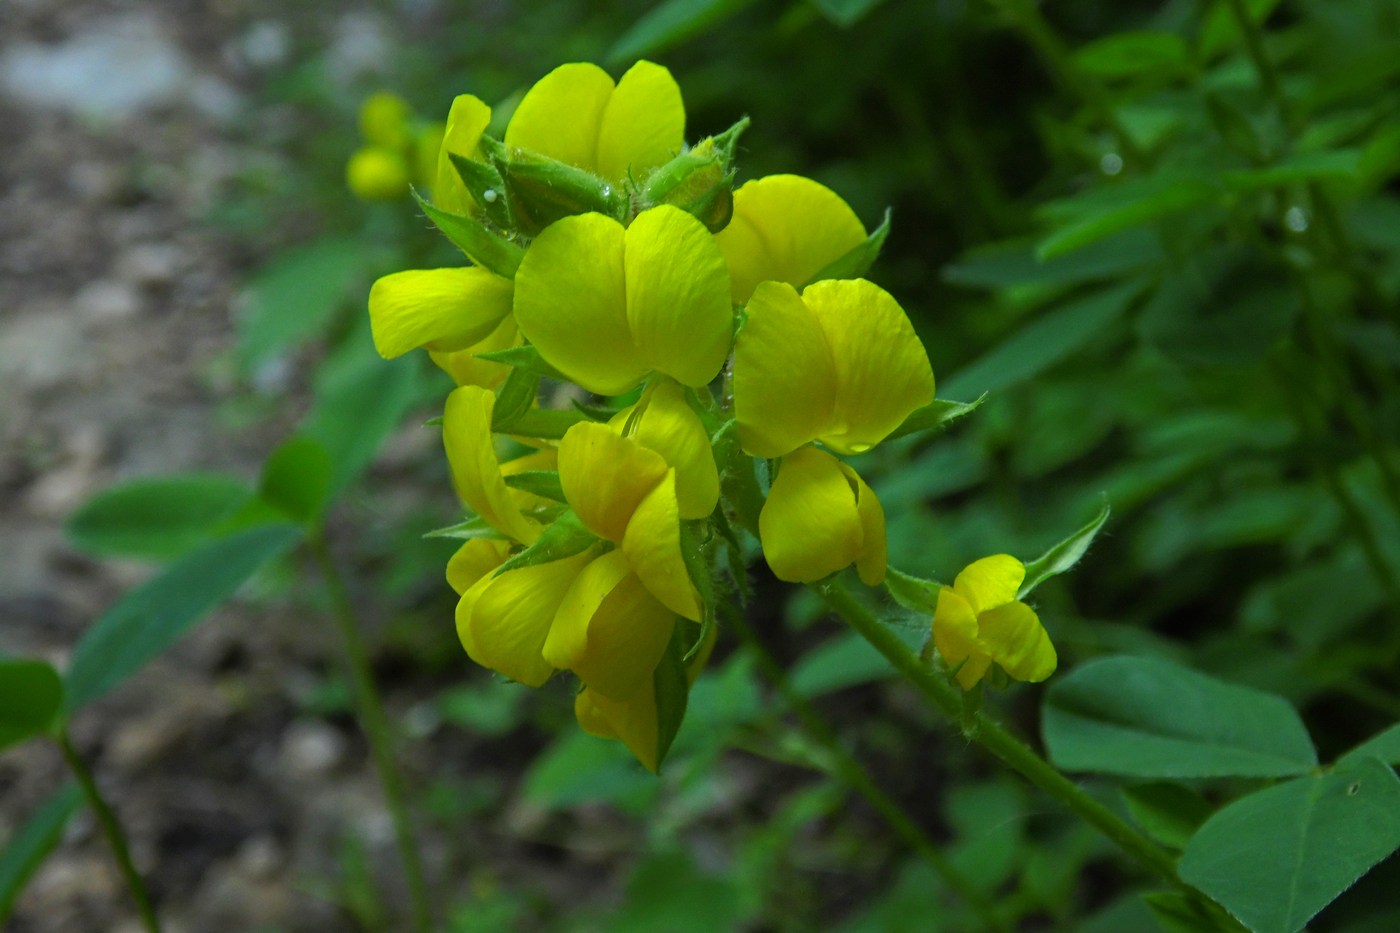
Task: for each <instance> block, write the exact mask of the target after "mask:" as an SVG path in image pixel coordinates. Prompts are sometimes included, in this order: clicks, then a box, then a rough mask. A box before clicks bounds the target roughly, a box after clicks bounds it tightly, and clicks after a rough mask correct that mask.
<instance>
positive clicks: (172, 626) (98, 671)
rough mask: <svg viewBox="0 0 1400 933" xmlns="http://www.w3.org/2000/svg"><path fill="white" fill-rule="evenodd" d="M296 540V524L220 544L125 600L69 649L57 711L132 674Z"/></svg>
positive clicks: (298, 530) (248, 533)
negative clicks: (62, 693) (60, 702)
mask: <svg viewBox="0 0 1400 933" xmlns="http://www.w3.org/2000/svg"><path fill="white" fill-rule="evenodd" d="M301 535H302V529H301V528H300V527H299V526H297V525H291V524H277V525H264V526H262V527H259V528H253V529H250V530H248V531H244V532H240V533H239V534H235V535H230V536H229V537H227V538H220V539H219V540H217V541H211V542H209V543H208V544H205V545H204V546H202V547H200V548H198V549H197V550H194V551H191V552H190V553H188V554H186V555H185V556H184V557H182V558H180V559H179V560H177V561H176V562H175V563H173V564H171V565H170V566H168V567H166V568H165V569H164V570H162V571H161V572H160V573H159V574H157V575H156V576H155V577H153V578H152V579H150V580H148V581H146V582H145V583H143V584H142V585H141V586H138V587H137V588H136V589H134V590H132V591H131V592H130V593H127V594H126V595H125V596H124V597H122V599H121V600H120V601H118V602H117V604H116V605H115V606H113V607H112V608H111V609H109V610H107V612H106V613H105V614H104V615H103V616H102V617H101V618H100V619H98V620H97V622H95V623H94V624H93V626H92V628H90V629H88V631H87V632H86V633H85V634H84V635H83V637H82V640H81V641H79V642H78V646H77V647H76V648H75V649H74V650H73V660H72V663H71V664H70V665H69V666H68V673H67V676H66V677H65V679H64V694H65V695H64V711H65V712H66V713H69V714H71V713H73V712H74V711H76V710H78V709H80V708H82V707H83V706H84V705H86V704H87V703H89V702H90V701H92V700H95V699H97V698H98V697H99V696H101V695H102V694H104V693H106V692H107V691H108V690H110V689H112V688H113V687H115V686H116V685H117V684H119V683H121V682H122V681H123V680H125V679H126V678H127V677H128V676H130V675H131V674H134V673H135V672H136V671H138V670H140V669H141V668H142V667H144V666H145V665H146V662H148V661H150V660H151V659H152V658H154V657H155V656H156V655H158V654H160V653H161V652H162V651H164V650H165V649H166V648H168V647H169V646H170V645H172V644H174V642H175V641H176V639H178V638H179V637H180V636H181V635H182V634H184V632H185V630H186V629H188V628H189V627H190V626H191V625H193V624H194V623H195V622H197V621H198V620H199V619H200V618H201V617H202V616H203V615H204V614H205V613H207V612H208V611H209V610H210V609H213V608H214V607H215V606H216V605H218V604H219V603H220V602H222V601H224V600H225V599H227V598H228V597H229V596H231V595H233V592H234V590H236V589H238V587H239V586H240V585H241V584H242V583H243V582H244V581H245V580H247V579H248V578H249V577H251V576H252V575H253V573H254V572H255V571H256V570H257V569H258V568H259V567H261V566H262V565H263V564H265V563H267V562H268V561H270V560H272V559H273V558H274V557H278V556H280V555H282V554H285V553H286V552H287V551H289V550H290V549H291V548H292V546H293V545H295V544H296V543H297V542H298V541H300V540H301Z"/></svg>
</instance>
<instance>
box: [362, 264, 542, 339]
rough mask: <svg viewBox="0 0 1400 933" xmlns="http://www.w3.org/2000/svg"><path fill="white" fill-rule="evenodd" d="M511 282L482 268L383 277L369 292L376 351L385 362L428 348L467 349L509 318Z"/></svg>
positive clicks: (412, 270)
mask: <svg viewBox="0 0 1400 933" xmlns="http://www.w3.org/2000/svg"><path fill="white" fill-rule="evenodd" d="M514 295H515V289H514V286H513V285H512V284H511V281H510V279H507V278H503V277H501V276H499V275H496V274H495V273H493V272H490V271H488V270H486V269H483V268H481V267H480V266H464V267H461V268H453V269H409V270H407V271H404V272H394V273H391V274H390V275H385V276H382V277H380V278H379V279H378V280H376V281H375V283H374V285H373V286H372V287H371V288H370V291H369V323H370V330H371V332H372V334H373V336H374V347H375V349H376V350H378V351H379V355H380V356H382V357H384V358H385V359H393V358H394V357H396V356H402V355H403V354H405V353H407V352H408V351H409V350H413V349H416V348H418V347H426V348H428V349H429V350H433V351H438V352H451V351H458V350H464V349H467V348H469V347H472V346H473V345H475V344H477V343H480V342H481V341H484V340H486V339H487V338H488V337H490V336H491V335H492V333H493V332H495V331H496V330H498V329H499V328H500V327H501V325H502V324H503V322H504V321H505V320H506V319H507V318H509V317H510V311H511V303H512V300H513V298H514Z"/></svg>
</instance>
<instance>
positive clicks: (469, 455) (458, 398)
mask: <svg viewBox="0 0 1400 933" xmlns="http://www.w3.org/2000/svg"><path fill="white" fill-rule="evenodd" d="M495 405H496V398H495V396H493V395H492V394H491V393H490V392H488V391H486V390H485V389H482V388H480V387H479V386H462V387H461V388H459V389H454V390H453V391H452V394H451V395H449V396H447V405H446V407H445V409H444V411H443V416H442V440H443V446H444V447H445V448H446V449H447V462H448V465H449V466H450V467H451V469H452V485H453V486H454V487H455V488H456V490H457V495H458V496H459V497H460V498H461V500H462V501H463V502H464V503H466V505H467V507H468V508H470V509H471V510H472V511H474V512H476V514H478V515H480V516H481V517H482V518H483V519H485V520H486V522H487V524H489V525H490V526H491V527H492V528H495V529H496V530H497V531H499V532H501V534H504V535H506V536H508V537H510V538H514V539H515V540H516V541H519V542H520V543H521V544H532V543H534V541H535V539H536V538H538V537H539V536H540V526H539V523H538V522H536V521H535V520H534V519H531V518H528V517H526V516H525V515H522V514H521V513H520V509H519V507H518V506H517V505H516V503H515V500H514V499H513V497H512V496H511V491H512V490H511V489H510V488H509V487H507V486H506V483H505V479H504V478H503V477H502V475H501V463H500V460H498V459H497V458H496V448H495V444H494V442H493V440H492V437H491V412H492V410H493V409H494V408H495Z"/></svg>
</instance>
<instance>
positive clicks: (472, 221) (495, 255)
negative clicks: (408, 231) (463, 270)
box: [413, 191, 525, 279]
mask: <svg viewBox="0 0 1400 933" xmlns="http://www.w3.org/2000/svg"><path fill="white" fill-rule="evenodd" d="M413 197H414V200H416V201H417V202H418V206H419V207H421V208H422V209H423V213H425V214H427V215H428V219H429V220H431V221H432V222H433V223H434V224H436V225H437V228H438V229H439V230H441V231H442V233H443V235H444V236H446V237H447V238H448V239H449V240H451V241H452V245H453V246H455V247H457V248H458V249H460V250H461V251H462V252H463V253H466V255H467V258H468V259H470V260H471V261H472V262H474V263H477V264H478V265H480V266H483V267H485V268H486V269H489V270H491V271H492V272H494V273H496V274H497V275H499V276H501V277H502V278H507V279H513V278H515V270H516V269H519V268H520V260H522V259H524V258H525V251H524V250H523V249H521V248H520V247H519V246H517V245H515V244H514V243H512V242H510V241H509V240H507V239H505V238H504V237H502V236H500V235H499V234H496V233H492V232H491V231H490V230H488V229H486V227H484V226H483V225H482V223H481V221H479V220H477V219H476V218H474V217H468V216H466V215H465V214H453V213H450V212H448V211H444V210H442V209H440V208H436V207H433V206H432V205H431V204H429V203H428V202H427V201H425V200H423V197H422V195H420V194H419V193H418V192H416V191H415V192H413Z"/></svg>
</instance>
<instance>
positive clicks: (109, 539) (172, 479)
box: [65, 473, 253, 560]
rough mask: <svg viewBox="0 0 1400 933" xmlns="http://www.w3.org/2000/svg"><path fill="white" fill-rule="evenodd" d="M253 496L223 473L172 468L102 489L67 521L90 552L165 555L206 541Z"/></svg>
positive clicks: (71, 533) (68, 529) (80, 545)
mask: <svg viewBox="0 0 1400 933" xmlns="http://www.w3.org/2000/svg"><path fill="white" fill-rule="evenodd" d="M252 496H253V491H252V490H251V489H249V488H248V484H247V483H245V482H243V481H242V480H240V479H238V478H237V477H235V476H229V475H226V474H223V473H174V474H171V475H169V476H155V477H149V478H143V479H134V480H129V481H127V482H125V483H120V484H118V485H116V486H110V487H108V488H107V489H104V490H102V491H101V492H99V493H98V494H97V495H95V496H93V497H92V498H91V499H89V500H88V501H87V502H85V503H84V504H83V505H82V506H81V507H80V508H79V509H78V511H77V512H75V513H74V514H73V517H72V518H70V519H69V520H68V525H67V527H66V528H65V531H66V532H67V533H68V537H69V539H70V540H71V541H72V542H73V544H74V545H75V546H76V547H78V548H79V549H81V550H84V551H87V552H88V553H90V554H99V555H104V556H113V557H137V558H148V559H154V560H165V559H168V558H171V557H175V556H176V555H178V554H180V553H181V552H183V551H186V550H188V549H189V548H191V547H193V546H194V545H196V544H199V543H201V542H203V541H206V540H208V539H209V538H210V537H211V536H212V535H213V534H214V532H215V529H217V528H218V526H219V524H220V522H222V521H223V520H224V519H227V518H229V517H230V516H231V515H233V514H234V513H235V512H237V511H238V509H239V508H240V507H241V506H243V505H244V504H245V503H246V502H247V501H248V500H249V499H250V498H252Z"/></svg>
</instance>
